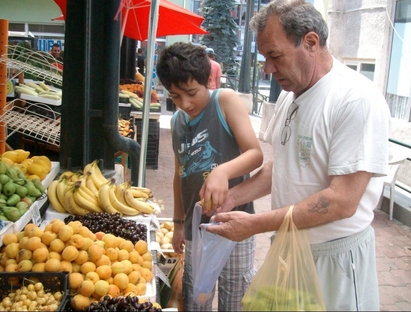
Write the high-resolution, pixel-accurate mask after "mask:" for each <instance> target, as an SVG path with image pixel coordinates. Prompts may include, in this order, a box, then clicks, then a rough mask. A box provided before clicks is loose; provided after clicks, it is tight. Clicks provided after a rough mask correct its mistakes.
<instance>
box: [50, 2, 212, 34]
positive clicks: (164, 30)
mask: <svg viewBox="0 0 411 312" xmlns="http://www.w3.org/2000/svg"><path fill="white" fill-rule="evenodd" d="M54 2H56V3H57V5H58V6H59V7H60V9H61V12H62V14H63V16H66V3H67V0H54ZM150 6H151V0H122V1H121V4H120V7H119V10H118V12H117V14H116V16H115V17H114V18H115V19H117V18H118V16H119V14H120V12H121V17H122V21H121V32H122V36H121V38H122V37H123V35H125V36H127V37H129V38H132V39H135V40H140V41H143V40H146V39H147V38H148V27H149V22H150V21H149V15H150ZM158 16H159V18H158V25H157V32H156V37H162V36H168V35H186V34H187V35H189V34H208V32H207V31H206V30H204V29H202V28H201V23H202V22H203V20H204V18H203V17H201V16H199V15H197V14H194V13H193V12H191V11H189V10H187V9H185V8H183V7H181V6H179V5H177V4H174V3H172V2H170V1H167V0H160V1H159V13H158Z"/></svg>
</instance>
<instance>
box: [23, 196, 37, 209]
mask: <svg viewBox="0 0 411 312" xmlns="http://www.w3.org/2000/svg"><path fill="white" fill-rule="evenodd" d="M21 200H22V201H24V202H26V203H27V205H29V207H30V206H31V204H33V202H34V201H35V200H36V199H34V200H33V198H31V196H24V197H23V198H22V199H21Z"/></svg>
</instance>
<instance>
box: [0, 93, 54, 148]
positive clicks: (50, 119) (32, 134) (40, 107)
mask: <svg viewBox="0 0 411 312" xmlns="http://www.w3.org/2000/svg"><path fill="white" fill-rule="evenodd" d="M0 122H3V123H4V124H5V125H6V127H7V129H8V130H9V133H8V137H10V136H11V135H13V134H14V133H16V132H18V133H21V134H23V135H24V136H27V137H29V138H32V139H35V140H39V141H42V142H44V143H47V144H51V145H54V146H60V113H58V112H55V111H54V110H52V109H51V108H50V107H49V106H47V105H46V104H41V103H31V102H26V103H25V105H24V106H23V105H21V103H20V100H19V99H16V100H13V101H10V102H8V103H7V105H6V106H5V108H4V114H3V115H1V116H0Z"/></svg>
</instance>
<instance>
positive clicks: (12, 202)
mask: <svg viewBox="0 0 411 312" xmlns="http://www.w3.org/2000/svg"><path fill="white" fill-rule="evenodd" d="M20 199H21V197H20V196H19V195H18V194H13V195H11V196H10V197H9V199H7V206H10V207H15V206H16V205H17V203H18V202H19V201H20Z"/></svg>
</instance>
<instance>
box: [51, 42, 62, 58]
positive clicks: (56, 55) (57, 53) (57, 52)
mask: <svg viewBox="0 0 411 312" xmlns="http://www.w3.org/2000/svg"><path fill="white" fill-rule="evenodd" d="M60 50H61V49H60V46H59V45H58V43H54V44H53V45H52V47H51V50H50V54H51V55H53V57H54V58H55V59H56V60H57V59H59V57H60Z"/></svg>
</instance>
